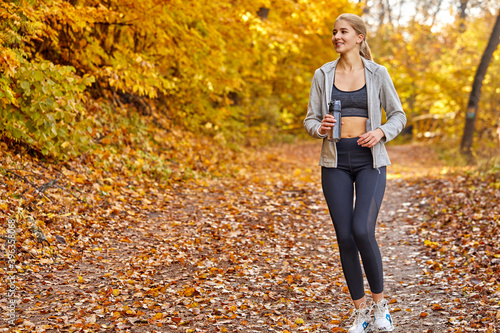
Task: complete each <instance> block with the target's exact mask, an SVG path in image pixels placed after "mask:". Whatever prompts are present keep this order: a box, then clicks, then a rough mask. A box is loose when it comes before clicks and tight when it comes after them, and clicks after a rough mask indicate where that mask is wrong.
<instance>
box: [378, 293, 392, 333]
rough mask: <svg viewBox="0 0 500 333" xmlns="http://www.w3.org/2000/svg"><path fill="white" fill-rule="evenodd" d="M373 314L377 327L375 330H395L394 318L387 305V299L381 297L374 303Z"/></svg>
mask: <svg viewBox="0 0 500 333" xmlns="http://www.w3.org/2000/svg"><path fill="white" fill-rule="evenodd" d="M373 315H374V320H373V326H374V327H375V332H392V331H394V325H393V323H392V318H391V315H390V314H389V308H388V307H387V300H385V299H381V300H380V301H378V302H377V303H375V304H374V305H373Z"/></svg>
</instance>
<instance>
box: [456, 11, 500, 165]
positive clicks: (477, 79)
mask: <svg viewBox="0 0 500 333" xmlns="http://www.w3.org/2000/svg"><path fill="white" fill-rule="evenodd" d="M499 43H500V11H499V12H498V15H497V19H496V21H495V25H494V26H493V31H492V32H491V35H490V38H489V40H488V45H487V46H486V49H485V50H484V53H483V56H482V57H481V62H480V63H479V66H478V67H477V71H476V75H475V76H474V82H473V83H472V90H471V93H470V97H469V102H468V104H467V111H466V114H465V127H464V132H463V136H462V142H461V145H460V148H461V150H462V153H464V154H465V155H466V156H467V157H468V158H469V159H470V158H471V156H472V152H471V147H472V141H473V137H474V127H475V123H476V115H477V112H478V108H479V101H480V97H481V87H482V85H483V80H484V77H485V75H486V71H487V70H488V66H489V64H490V61H491V59H492V57H493V53H494V52H495V50H496V48H497V46H498V44H499Z"/></svg>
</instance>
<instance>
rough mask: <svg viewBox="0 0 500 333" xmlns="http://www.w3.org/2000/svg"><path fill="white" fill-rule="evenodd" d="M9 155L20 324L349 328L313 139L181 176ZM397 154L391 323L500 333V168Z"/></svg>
mask: <svg viewBox="0 0 500 333" xmlns="http://www.w3.org/2000/svg"><path fill="white" fill-rule="evenodd" d="M2 154H3V156H2V168H3V169H4V173H3V177H2V179H1V180H0V193H1V198H0V200H1V201H0V208H1V211H2V221H1V223H2V225H1V226H2V229H1V233H2V234H3V236H2V237H3V239H5V238H6V237H5V234H6V232H7V231H6V228H7V218H11V219H12V218H13V219H15V220H16V222H17V226H18V228H17V258H16V269H17V272H16V273H15V274H14V276H15V280H16V285H17V287H18V289H19V290H18V291H17V296H16V297H17V300H18V301H19V304H18V306H17V308H16V315H17V321H16V326H15V328H14V329H13V330H14V331H19V332H29V331H32V332H60V331H63V332H64V331H70V332H72V331H82V332H94V331H103V332H104V331H115V332H344V331H346V330H345V328H346V327H348V325H349V324H350V323H351V320H349V317H350V315H351V310H352V306H351V302H350V299H349V295H348V291H347V288H346V285H345V283H344V278H343V276H342V271H341V268H340V261H339V257H338V249H337V245H336V241H335V235H334V232H333V227H332V225H331V222H330V218H329V215H328V211H327V209H326V205H325V203H324V199H323V196H322V192H321V186H320V181H319V167H317V158H318V154H319V145H318V143H317V142H313V143H310V142H308V143H302V144H295V145H283V146H278V147H274V148H268V149H266V150H264V151H260V152H258V153H255V154H254V155H252V156H250V157H247V158H246V159H245V161H244V163H241V167H240V169H239V172H238V175H237V176H236V177H235V178H218V179H196V180H194V181H186V182H183V183H174V184H173V185H165V184H158V183H156V182H154V181H152V180H151V181H148V180H147V179H141V180H137V179H133V178H130V177H125V176H124V175H121V174H120V173H112V172H108V171H102V170H96V169H92V167H91V166H88V165H85V164H78V163H76V162H75V163H73V164H65V165H51V164H46V163H41V162H38V161H36V160H33V159H26V158H24V159H23V158H21V157H20V156H19V155H14V154H12V153H5V152H4V153H2ZM390 155H391V158H392V160H393V163H394V164H393V165H392V166H391V167H389V169H388V171H389V181H388V188H387V191H386V197H385V201H384V204H383V207H382V211H381V214H380V218H379V229H378V240H379V244H380V246H381V250H382V254H383V258H384V265H385V274H386V294H387V296H388V297H389V299H390V302H391V304H390V307H391V310H392V314H393V318H394V320H395V322H396V324H397V330H396V332H495V331H497V330H499V329H500V311H499V301H500V281H499V278H500V276H499V274H498V270H499V267H500V266H499V265H500V245H499V244H498V238H499V236H498V224H499V208H498V207H499V204H498V201H499V198H500V195H499V190H498V189H499V185H500V178H499V176H498V173H496V174H495V173H490V174H488V175H475V174H473V173H469V174H466V173H463V172H462V171H461V170H458V171H457V170H447V169H446V168H444V167H443V166H442V165H440V164H439V162H438V161H437V159H436V158H435V156H434V155H433V154H431V153H429V152H428V149H427V148H424V147H421V146H417V145H405V146H394V147H390ZM56 179H57V182H55V181H54V180H56ZM51 181H52V183H51ZM21 207H22V209H20V208H21ZM45 239H46V240H45ZM3 243H4V242H2V251H4V249H5V247H4V244H3ZM2 253H5V252H2ZM1 264H2V266H0V267H2V268H0V279H1V284H0V288H1V292H2V299H1V301H0V306H1V307H2V308H3V316H2V317H1V319H0V327H1V328H0V329H1V330H2V331H8V330H9V329H12V328H9V326H7V323H6V315H5V314H6V312H7V305H8V301H9V299H8V297H7V295H6V290H7V288H8V285H7V276H8V273H7V272H8V269H7V268H6V265H7V260H6V259H5V257H4V259H3V261H2V262H1Z"/></svg>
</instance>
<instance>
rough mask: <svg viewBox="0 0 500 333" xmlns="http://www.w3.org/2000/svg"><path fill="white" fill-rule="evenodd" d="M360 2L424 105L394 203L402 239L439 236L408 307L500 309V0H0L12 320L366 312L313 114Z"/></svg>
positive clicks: (406, 93) (263, 320) (420, 245)
mask: <svg viewBox="0 0 500 333" xmlns="http://www.w3.org/2000/svg"><path fill="white" fill-rule="evenodd" d="M342 13H355V14H357V15H360V16H361V17H362V18H363V19H364V20H365V22H367V24H368V29H369V31H368V36H366V38H367V41H368V43H369V45H370V48H371V51H372V54H373V57H374V61H375V62H377V63H378V64H381V65H383V66H385V67H386V68H387V70H388V71H389V73H390V75H391V78H392V80H393V82H394V86H395V87H396V90H397V92H398V95H399V98H400V100H401V102H402V105H403V108H404V111H405V113H406V116H407V119H408V121H407V124H406V127H405V129H404V130H403V132H402V133H401V135H399V136H398V137H397V138H396V139H395V140H393V141H392V142H390V144H389V145H388V150H389V153H390V155H391V160H393V161H394V166H391V168H392V169H391V171H390V172H389V173H388V182H389V185H388V186H389V187H388V188H389V189H390V190H388V192H389V193H388V194H386V200H387V204H385V206H384V209H385V211H382V212H381V217H380V218H379V220H381V221H382V222H380V226H381V231H380V237H381V239H382V241H381V243H383V244H385V246H386V247H387V249H388V250H387V251H388V253H389V254H388V256H389V255H390V257H391V258H394V257H398V251H400V252H401V253H404V254H408V255H410V254H411V253H417V252H418V253H420V254H421V255H420V256H417V258H415V260H412V262H411V263H408V264H407V266H408V268H407V273H408V274H407V275H406V276H405V275H402V272H399V273H394V274H395V275H394V276H393V277H392V278H393V279H394V281H393V282H392V284H391V285H390V286H389V290H390V291H392V296H391V298H390V302H391V304H392V305H393V308H394V315H395V317H396V319H397V320H398V319H399V322H400V323H401V325H402V326H401V327H403V328H406V331H408V332H413V331H414V332H448V331H449V332H465V331H476V332H495V331H496V330H498V329H500V309H499V304H500V294H499V291H500V275H499V274H500V260H499V259H498V258H500V246H499V245H498V242H497V241H498V232H499V223H500V218H499V208H498V207H500V195H499V191H498V189H499V188H500V175H499V172H500V108H499V105H500V78H499V77H498V73H500V51H499V49H500V48H499V47H498V44H499V43H500V5H499V3H498V1H496V0H416V1H405V0H359V1H354V0H351V1H349V0H339V1H325V0H318V1H309V0H228V1H218V0H212V1H208V0H200V1H182V0H165V1H159V0H141V1H132V0H37V1H35V0H0V118H1V122H0V147H1V148H0V156H1V159H0V160H1V162H0V175H1V177H0V217H1V220H0V223H1V224H0V236H1V237H2V240H4V242H2V245H1V246H2V250H3V252H2V254H3V253H5V255H3V256H2V258H1V259H0V264H1V265H0V281H2V284H1V286H0V291H1V294H2V300H1V301H0V307H2V308H3V314H2V316H0V318H1V319H0V329H1V330H2V331H7V330H8V329H15V330H16V331H19V332H25V331H33V332H35V331H36V332H42V331H49V332H50V331H70V332H74V331H106V330H110V329H112V330H116V331H127V332H129V331H133V332H150V331H161V332H170V331H172V332H219V331H220V332H237V331H238V332H239V331H255V332H283V333H285V332H289V333H290V332H299V331H300V332H343V331H346V330H345V329H344V328H345V327H346V326H345V325H346V322H347V320H348V319H349V316H350V313H349V307H347V305H342V306H340V305H335V304H338V303H341V301H342V302H343V303H342V304H344V303H346V304H347V302H348V301H347V298H348V295H347V293H346V289H345V288H346V287H345V285H344V284H345V282H344V280H343V277H342V276H341V271H339V268H338V248H336V244H334V243H333V242H332V239H334V238H335V234H334V232H333V230H332V228H331V222H330V221H329V220H328V219H329V217H328V214H327V208H326V205H325V203H324V199H323V198H322V197H321V185H320V180H319V179H320V177H319V168H317V160H318V158H319V150H318V149H319V148H320V147H319V145H318V141H315V140H313V139H311V138H310V137H309V136H308V135H307V133H306V132H305V130H304V126H303V120H304V117H305V114H306V112H307V105H308V100H309V90H310V88H311V81H312V78H313V75H314V72H315V70H316V69H317V68H319V67H320V66H322V65H323V64H325V63H326V62H329V61H332V60H335V59H336V58H338V54H337V53H336V52H335V49H334V47H333V46H332V42H331V38H332V28H333V24H334V22H335V19H336V18H337V17H338V16H339V15H340V14H342ZM317 216H322V217H321V219H320V220H318V218H317ZM307 221H310V223H307ZM390 230H400V231H401V233H402V235H403V234H404V235H405V236H403V238H404V239H405V240H404V241H403V240H399V239H394V238H393V236H391V234H390ZM240 238H241V239H240ZM327 238H328V240H326V239H327ZM242 239H243V240H242ZM325 242H326V243H325ZM10 245H12V246H10ZM9 249H10V250H9ZM13 250H14V253H13V252H12V251H13ZM9 251H10V252H9ZM391 251H393V252H391ZM419 258H423V259H419ZM276 263H278V264H279V265H278V264H276ZM405 265H406V264H405ZM394 270H395V271H397V269H394ZM398 274H399V275H398ZM320 275H323V277H320ZM9 281H10V282H9ZM398 286H402V288H406V289H404V290H403V291H401V290H400V289H398ZM411 288H414V289H413V290H411ZM327 290H333V296H332V295H330V294H328V293H327ZM436 290H439V292H437V294H435V293H436ZM418 295H421V296H418ZM422 295H423V296H422ZM428 295H431V296H428ZM433 296H435V297H434V300H435V301H427V302H426V301H424V300H423V299H424V298H426V297H429V298H432V297H433ZM13 300H15V301H16V302H17V303H15V302H13ZM405 302H407V303H412V304H415V305H414V308H412V307H411V306H410V305H409V304H406V303H405ZM14 303H15V306H11V307H9V304H14ZM332 304H333V305H332ZM336 306H337V308H335V307H336ZM331 307H333V309H334V310H332V309H331ZM328 314H330V315H328ZM405 325H406V326H405Z"/></svg>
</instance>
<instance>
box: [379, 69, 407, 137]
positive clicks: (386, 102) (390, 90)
mask: <svg viewBox="0 0 500 333" xmlns="http://www.w3.org/2000/svg"><path fill="white" fill-rule="evenodd" d="M380 70H381V71H382V73H381V75H382V78H381V79H382V80H381V81H382V84H381V87H380V102H381V104H382V107H383V108H384V111H385V114H386V117H387V121H386V122H385V124H383V125H381V126H380V127H379V128H380V129H381V130H382V131H384V134H385V137H384V138H383V139H382V140H381V141H382V142H384V143H385V142H388V141H391V140H392V139H394V138H395V137H396V136H397V135H398V134H399V133H401V131H402V130H403V128H404V127H405V125H406V115H405V112H404V111H403V106H402V105H401V101H400V100H399V96H398V94H397V92H396V88H394V84H393V82H392V79H391V77H390V75H389V72H387V69H386V68H385V67H382V68H381V69H380Z"/></svg>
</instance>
